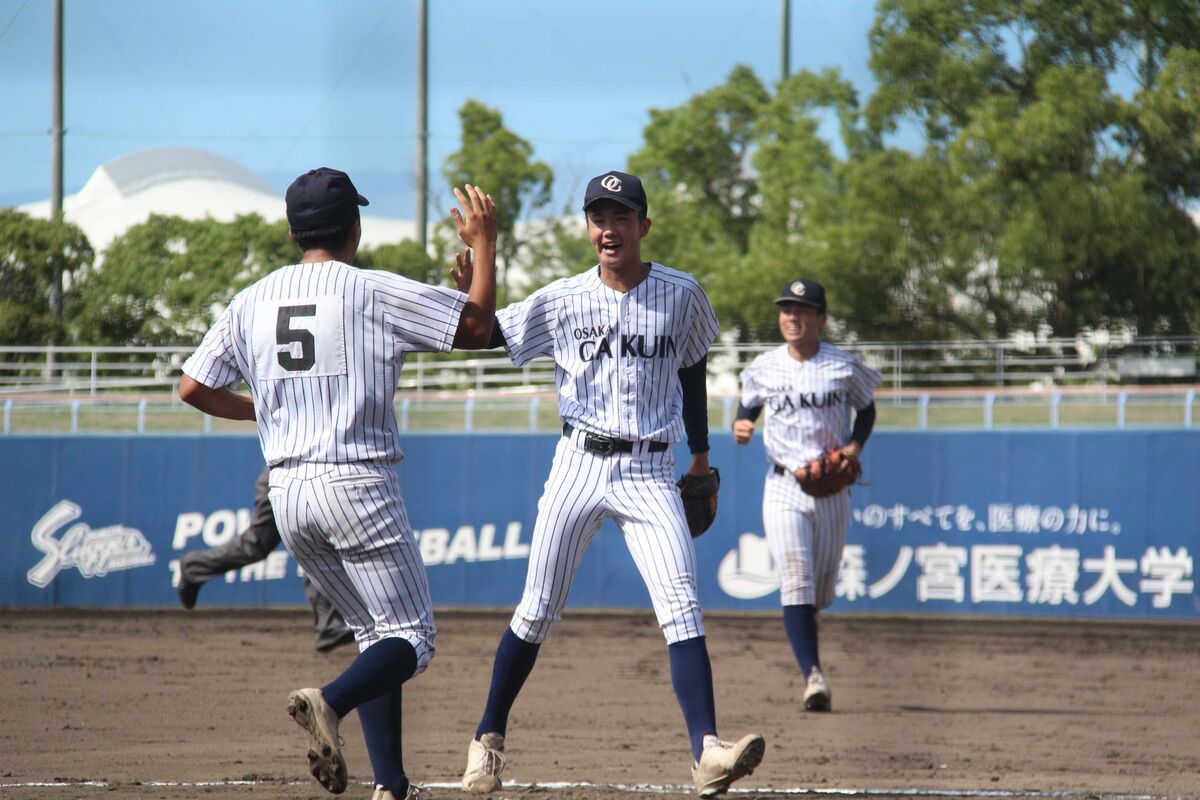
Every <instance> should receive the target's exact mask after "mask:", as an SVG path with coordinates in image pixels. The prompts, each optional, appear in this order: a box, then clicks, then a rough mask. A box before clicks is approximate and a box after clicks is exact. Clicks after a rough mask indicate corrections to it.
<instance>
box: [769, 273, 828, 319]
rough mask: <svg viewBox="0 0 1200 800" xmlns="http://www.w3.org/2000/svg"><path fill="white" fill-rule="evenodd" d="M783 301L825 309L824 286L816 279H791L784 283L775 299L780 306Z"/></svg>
mask: <svg viewBox="0 0 1200 800" xmlns="http://www.w3.org/2000/svg"><path fill="white" fill-rule="evenodd" d="M784 303H799V304H801V305H805V306H812V307H813V308H815V309H817V310H818V311H822V312H823V311H824V310H825V287H824V286H822V285H821V284H819V283H817V282H816V281H810V280H805V279H804V278H801V279H800V280H798V281H791V282H789V283H786V284H784V286H783V294H781V295H780V296H779V297H778V298H777V299H776V300H775V305H777V306H781V305H783V304H784Z"/></svg>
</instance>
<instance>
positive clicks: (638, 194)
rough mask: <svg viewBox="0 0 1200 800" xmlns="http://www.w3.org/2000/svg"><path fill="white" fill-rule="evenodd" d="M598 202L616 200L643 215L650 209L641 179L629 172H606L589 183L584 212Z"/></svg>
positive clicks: (584, 199)
mask: <svg viewBox="0 0 1200 800" xmlns="http://www.w3.org/2000/svg"><path fill="white" fill-rule="evenodd" d="M597 200H616V201H617V202H618V203H620V204H621V205H623V206H628V207H629V208H632V209H633V210H634V211H641V212H642V213H643V214H644V213H646V210H647V208H648V207H649V204H648V203H647V202H646V190H645V189H643V188H642V180H641V178H639V177H638V176H637V175H630V174H629V173H627V172H616V171H613V172H606V173H604V174H603V175H597V176H596V177H594V178H592V179H591V180H590V181H588V185H587V191H586V192H584V193H583V210H584V211H587V210H588V206H590V205H591V204H592V203H595V202H596V201H597Z"/></svg>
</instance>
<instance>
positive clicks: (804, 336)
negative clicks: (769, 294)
mask: <svg viewBox="0 0 1200 800" xmlns="http://www.w3.org/2000/svg"><path fill="white" fill-rule="evenodd" d="M826 319H827V317H826V316H825V313H824V312H823V311H818V310H817V309H815V308H813V307H812V306H810V305H805V304H804V303H783V304H781V305H780V306H779V332H780V333H781V334H783V338H784V341H786V342H787V343H788V345H789V346H790V347H791V348H792V349H793V350H796V351H798V352H800V353H802V354H804V355H809V354H811V353H812V352H813V351H814V350H815V349H816V347H819V346H820V338H821V329H822V328H824V327H825V321H826Z"/></svg>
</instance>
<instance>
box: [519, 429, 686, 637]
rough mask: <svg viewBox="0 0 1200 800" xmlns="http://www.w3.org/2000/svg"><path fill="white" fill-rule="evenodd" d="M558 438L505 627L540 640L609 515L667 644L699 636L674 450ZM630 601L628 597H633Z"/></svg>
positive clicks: (579, 437)
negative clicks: (607, 448) (521, 582)
mask: <svg viewBox="0 0 1200 800" xmlns="http://www.w3.org/2000/svg"><path fill="white" fill-rule="evenodd" d="M582 436H583V434H582V433H581V432H580V431H579V430H578V429H576V430H574V431H572V433H571V435H570V436H569V437H568V436H564V437H562V438H561V439H559V442H558V447H557V449H556V450H555V453H554V464H553V465H552V466H551V468H550V476H549V477H548V478H547V479H546V487H545V489H544V490H543V492H542V498H541V500H539V501H538V515H537V522H536V523H535V524H534V528H533V541H532V542H531V544H530V552H529V571H528V572H527V573H526V576H525V591H524V594H523V595H522V597H521V602H520V604H519V605H518V606H517V609H516V611H515V612H514V613H513V618H512V622H511V623H510V627H511V628H512V631H513V633H515V634H516V635H517V636H518V637H519V638H521V639H523V640H525V641H527V642H534V643H537V642H543V641H545V640H546V638H547V637H548V636H549V635H550V631H551V629H552V628H553V627H554V624H555V623H556V622H558V620H560V619H561V618H562V611H563V608H564V607H565V606H566V604H567V595H568V593H569V592H570V591H571V583H572V582H573V581H574V579H575V572H576V570H577V569H578V568H579V562H580V560H581V559H582V558H583V554H584V553H585V552H586V551H587V549H588V545H590V544H591V542H592V536H593V535H595V533H596V531H597V530H598V529H599V528H600V525H601V523H603V521H604V519H605V518H606V517H611V518H612V519H613V520H614V521H615V522H616V523H617V527H618V528H620V530H621V533H622V534H623V535H624V537H625V545H626V547H628V548H629V553H630V555H632V556H633V561H634V563H635V564H636V565H637V569H638V572H639V573H641V576H642V580H643V581H644V582H645V584H646V588H647V589H648V590H649V592H650V600H651V602H652V603H653V605H654V613H655V616H656V617H657V618H658V624H659V627H660V628H661V629H662V632H663V635H664V636H665V637H666V639H667V642H668V643H669V644H673V643H675V642H680V641H684V640H686V639H694V638H696V637H698V636H703V635H704V625H703V622H702V621H701V616H702V612H701V609H700V601H699V599H698V597H697V593H696V550H695V548H694V547H693V546H692V537H691V534H690V533H689V532H688V527H687V521H686V518H685V517H684V512H683V502H682V501H681V500H680V497H679V489H678V488H677V487H676V486H675V480H676V479H675V457H674V454H673V453H672V452H671V450H670V449H669V448H668V449H667V450H665V451H663V452H660V453H650V452H648V451H647V450H646V444H647V443H646V442H639V443H636V444H635V445H634V451H633V452H632V453H614V454H612V455H610V456H602V455H599V454H596V453H590V452H587V451H585V450H583V448H582V447H581V445H580V444H579V442H580V441H581V440H582ZM631 604H632V601H631Z"/></svg>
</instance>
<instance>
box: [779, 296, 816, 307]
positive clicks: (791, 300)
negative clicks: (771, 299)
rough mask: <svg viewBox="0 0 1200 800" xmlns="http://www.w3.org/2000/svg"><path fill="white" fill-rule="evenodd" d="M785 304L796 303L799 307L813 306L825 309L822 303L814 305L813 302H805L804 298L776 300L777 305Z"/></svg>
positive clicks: (781, 298)
mask: <svg viewBox="0 0 1200 800" xmlns="http://www.w3.org/2000/svg"><path fill="white" fill-rule="evenodd" d="M784 303H795V304H796V305H798V306H812V307H813V308H824V307H825V306H824V305H822V304H821V303H814V302H813V301H812V300H805V299H804V298H802V297H786V296H785V297H780V298H778V299H776V300H775V305H777V306H781V305H783V304H784Z"/></svg>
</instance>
